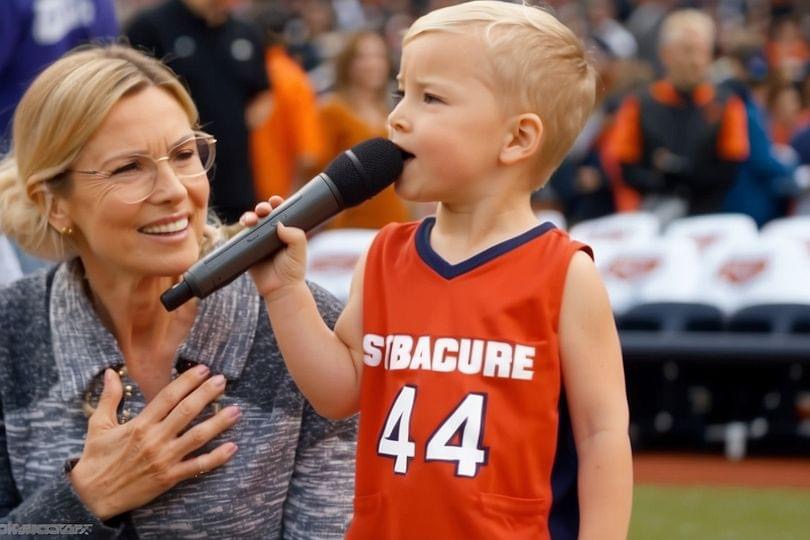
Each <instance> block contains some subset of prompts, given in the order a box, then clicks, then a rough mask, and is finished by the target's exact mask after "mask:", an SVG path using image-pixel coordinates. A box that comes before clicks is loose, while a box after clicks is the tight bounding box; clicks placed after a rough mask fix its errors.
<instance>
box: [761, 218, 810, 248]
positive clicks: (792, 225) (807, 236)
mask: <svg viewBox="0 0 810 540" xmlns="http://www.w3.org/2000/svg"><path fill="white" fill-rule="evenodd" d="M760 235H761V236H762V237H763V238H785V239H787V240H788V241H792V242H795V243H796V245H797V247H798V248H799V249H800V250H802V251H803V252H804V253H805V254H806V255H807V256H808V257H810V216H790V217H785V218H779V219H774V220H773V221H769V222H768V223H766V224H765V226H764V227H762V231H760Z"/></svg>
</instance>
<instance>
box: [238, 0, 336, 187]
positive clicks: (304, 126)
mask: <svg viewBox="0 0 810 540" xmlns="http://www.w3.org/2000/svg"><path fill="white" fill-rule="evenodd" d="M256 20H257V22H258V23H259V24H260V25H261V26H262V28H263V30H264V33H265V40H266V44H267V50H266V53H265V61H266V65H267V72H268V75H269V77H270V80H272V81H273V109H272V111H271V113H270V115H269V116H268V118H267V120H266V121H265V122H264V123H263V124H261V125H260V126H259V127H258V128H256V129H255V130H253V132H252V133H251V134H250V152H251V160H252V163H253V177H254V185H255V188H256V195H257V196H258V197H259V199H267V198H269V197H271V196H272V195H282V196H285V197H286V196H288V195H289V194H290V193H292V192H294V191H295V190H296V189H297V188H299V187H300V186H301V185H302V184H303V183H304V182H305V181H306V180H307V179H308V177H307V176H306V175H307V174H308V173H309V172H310V171H312V170H313V169H314V168H315V167H316V166H317V163H318V160H319V159H320V158H321V155H322V154H323V136H322V133H321V128H320V123H319V121H318V106H317V100H316V97H315V91H314V90H313V88H312V84H311V83H310V81H309V78H308V77H307V74H306V72H305V71H304V70H303V69H302V68H301V67H300V66H299V65H298V64H297V63H296V61H295V60H294V59H293V58H292V57H291V56H290V55H289V54H288V52H287V49H286V47H285V46H284V42H283V37H282V36H283V31H284V25H285V24H286V20H287V16H286V15H285V14H284V13H282V12H280V11H277V10H273V9H268V10H267V11H264V12H262V13H260V14H259V15H258V17H257V18H256Z"/></svg>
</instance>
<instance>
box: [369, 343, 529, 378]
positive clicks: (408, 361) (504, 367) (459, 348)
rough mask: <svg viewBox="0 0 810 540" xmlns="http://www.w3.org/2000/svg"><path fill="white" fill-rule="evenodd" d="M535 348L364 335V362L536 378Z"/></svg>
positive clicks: (400, 366)
mask: <svg viewBox="0 0 810 540" xmlns="http://www.w3.org/2000/svg"><path fill="white" fill-rule="evenodd" d="M536 352H537V351H536V349H535V347H533V346H530V345H521V344H519V343H516V344H512V343H507V342H504V341H492V340H486V339H473V338H454V337H434V336H418V337H417V336H409V335H406V334H393V335H388V336H380V335H377V334H366V335H364V336H363V362H364V363H365V365H367V366H369V367H377V366H379V365H380V364H382V365H383V367H384V368H385V369H388V370H398V369H424V370H429V371H440V372H451V371H458V372H460V373H464V374H466V375H476V374H478V373H481V374H482V375H483V376H484V377H499V378H504V379H520V380H526V381H530V380H531V379H532V378H533V377H534V370H533V368H534V358H535V354H536Z"/></svg>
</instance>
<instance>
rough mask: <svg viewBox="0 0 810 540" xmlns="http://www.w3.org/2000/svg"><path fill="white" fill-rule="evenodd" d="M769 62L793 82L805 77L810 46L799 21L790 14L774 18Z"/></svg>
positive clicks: (769, 43) (809, 58) (768, 51)
mask: <svg viewBox="0 0 810 540" xmlns="http://www.w3.org/2000/svg"><path fill="white" fill-rule="evenodd" d="M767 53H768V63H769V64H770V66H771V68H772V69H773V70H774V71H776V72H777V73H778V74H779V75H780V76H782V77H784V78H786V79H787V80H789V81H791V82H799V81H801V79H802V77H804V66H805V64H806V63H807V62H808V61H810V47H808V45H807V42H806V41H805V40H804V38H803V37H802V32H801V28H800V27H799V23H798V21H797V20H796V19H795V18H793V17H790V16H783V17H778V18H776V19H774V22H773V30H772V32H771V39H770V40H769V41H768V45H767Z"/></svg>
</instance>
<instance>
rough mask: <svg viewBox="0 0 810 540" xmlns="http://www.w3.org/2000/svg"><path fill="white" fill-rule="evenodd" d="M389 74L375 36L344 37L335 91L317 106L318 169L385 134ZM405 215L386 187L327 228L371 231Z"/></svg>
mask: <svg viewBox="0 0 810 540" xmlns="http://www.w3.org/2000/svg"><path fill="white" fill-rule="evenodd" d="M390 70H391V66H390V63H389V61H388V50H387V49H386V47H385V41H383V39H382V37H380V36H379V34H377V33H375V32H359V33H356V34H354V35H352V36H351V37H350V38H349V40H348V42H347V43H346V47H345V48H344V49H343V51H341V53H340V54H339V55H338V56H337V58H336V59H335V91H334V93H333V94H332V95H331V96H329V97H328V98H327V99H326V101H325V102H324V103H323V104H322V105H321V107H320V119H321V126H322V128H323V133H324V143H325V144H324V157H323V159H322V163H321V168H322V167H323V166H325V165H326V163H327V162H329V161H330V160H331V159H333V158H334V157H335V156H336V155H337V154H339V153H340V152H342V151H343V150H346V149H347V148H350V147H352V146H354V145H355V144H357V143H359V142H361V141H363V140H366V139H369V138H372V137H386V136H387V134H388V129H387V118H388V112H389V110H390V102H389V83H390V76H391V71H390ZM408 217H409V214H408V211H407V208H406V206H405V203H404V202H402V200H400V198H399V197H397V195H396V193H395V192H394V188H393V186H389V187H388V188H386V189H385V190H383V191H382V192H381V193H379V194H378V195H376V196H375V197H373V198H371V199H370V200H368V201H366V202H364V203H363V204H361V205H359V206H356V207H354V208H349V209H348V210H345V211H343V212H341V213H340V214H339V215H338V216H337V217H335V219H334V220H332V222H331V223H330V226H331V227H334V228H341V227H356V228H368V229H377V228H380V227H382V226H383V225H386V224H388V223H390V222H392V221H407V220H408Z"/></svg>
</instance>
